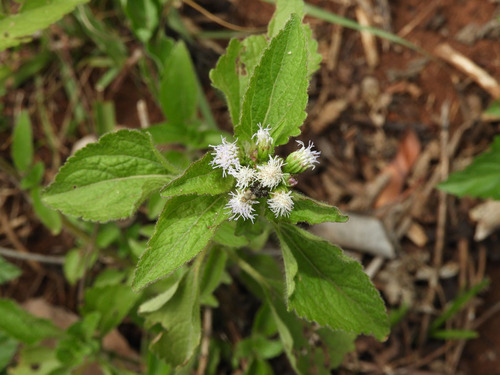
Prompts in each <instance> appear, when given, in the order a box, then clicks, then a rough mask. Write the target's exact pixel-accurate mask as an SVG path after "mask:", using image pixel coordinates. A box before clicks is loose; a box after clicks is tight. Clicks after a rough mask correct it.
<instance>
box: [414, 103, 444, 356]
mask: <svg viewBox="0 0 500 375" xmlns="http://www.w3.org/2000/svg"><path fill="white" fill-rule="evenodd" d="M449 110H450V103H449V101H446V102H444V103H443V106H442V107H441V137H440V143H441V157H440V159H441V160H440V168H439V175H440V181H444V180H445V179H446V177H447V176H448V169H449V162H450V160H449V153H448V141H449V125H450V124H449V117H448V115H449ZM446 197H447V196H446V193H445V192H444V191H439V205H438V217H437V227H436V242H435V244H434V256H433V259H432V265H433V267H434V270H435V272H434V273H433V274H432V276H431V278H430V279H429V289H428V293H427V296H426V299H425V303H426V304H427V305H429V306H431V305H432V303H433V301H434V297H435V296H436V287H437V284H438V283H439V275H438V270H439V268H440V267H441V264H442V263H443V248H444V240H445V233H446ZM430 318H431V317H430V315H424V316H423V317H422V323H421V326H420V333H419V340H418V342H419V345H420V347H422V346H423V344H424V342H425V340H426V338H427V331H428V329H429V323H430Z"/></svg>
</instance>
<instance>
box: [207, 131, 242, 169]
mask: <svg viewBox="0 0 500 375" xmlns="http://www.w3.org/2000/svg"><path fill="white" fill-rule="evenodd" d="M221 140H222V143H221V144H220V145H217V146H214V145H210V147H213V148H214V151H215V152H212V154H211V155H213V156H214V159H213V160H212V161H211V162H210V165H212V166H213V168H214V169H215V168H222V175H223V176H224V177H226V172H228V171H230V170H231V168H233V169H235V170H238V169H240V160H239V159H238V146H236V142H233V143H228V142H226V138H224V137H222V136H221Z"/></svg>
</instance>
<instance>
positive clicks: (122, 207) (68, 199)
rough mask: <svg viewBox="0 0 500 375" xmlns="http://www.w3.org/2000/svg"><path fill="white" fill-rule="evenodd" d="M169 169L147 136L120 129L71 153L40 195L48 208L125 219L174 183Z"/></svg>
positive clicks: (96, 218) (103, 218) (88, 216)
mask: <svg viewBox="0 0 500 375" xmlns="http://www.w3.org/2000/svg"><path fill="white" fill-rule="evenodd" d="M168 172H169V171H168V169H167V166H166V165H165V161H164V159H163V157H162V156H161V155H160V154H159V153H158V151H157V150H156V149H155V148H154V146H153V144H152V143H151V137H150V136H149V135H148V134H143V133H141V132H138V131H133V130H120V131H118V132H116V133H110V134H106V135H104V136H103V137H101V139H100V140H99V142H98V143H93V144H90V145H88V146H87V147H85V148H83V149H81V150H79V151H78V152H76V153H75V155H74V156H72V157H70V158H69V159H68V160H67V161H66V163H65V164H64V166H63V167H62V168H61V169H60V171H59V173H58V174H57V176H56V178H55V182H53V183H52V184H51V185H50V186H49V187H48V188H47V189H46V190H45V192H44V193H43V196H42V198H43V202H44V203H46V204H47V205H49V206H50V207H52V208H55V209H58V210H60V211H62V212H63V213H65V214H67V215H71V216H81V217H82V218H83V219H86V220H93V221H108V220H117V219H122V218H125V217H129V216H130V215H132V213H133V212H134V211H135V210H136V209H137V207H138V206H139V205H140V204H141V203H142V202H143V201H144V200H145V199H146V198H147V197H148V196H149V195H150V194H151V193H153V192H154V191H155V190H158V189H160V188H161V187H162V186H164V185H165V184H166V183H167V182H168V181H170V179H171V178H170V176H168V175H167V173H168Z"/></svg>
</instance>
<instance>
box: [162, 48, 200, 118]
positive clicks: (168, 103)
mask: <svg viewBox="0 0 500 375" xmlns="http://www.w3.org/2000/svg"><path fill="white" fill-rule="evenodd" d="M160 101H161V106H162V108H163V112H164V113H165V116H166V117H167V119H168V121H169V122H171V123H172V124H174V125H177V126H185V125H186V124H188V123H189V122H190V121H191V120H192V119H193V118H194V117H195V115H196V108H197V105H198V81H197V78H196V74H195V71H194V67H193V63H192V62H191V57H190V56H189V52H188V50H187V48H186V45H185V44H184V43H183V42H178V43H177V44H176V45H175V46H174V47H173V48H172V51H171V52H170V55H169V56H168V60H167V63H166V65H165V71H164V74H163V78H162V81H161V85H160Z"/></svg>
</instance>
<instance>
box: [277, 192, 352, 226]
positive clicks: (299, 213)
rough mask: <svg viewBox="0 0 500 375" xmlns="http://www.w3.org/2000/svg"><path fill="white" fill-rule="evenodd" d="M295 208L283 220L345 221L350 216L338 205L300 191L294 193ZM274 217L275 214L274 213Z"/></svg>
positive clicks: (313, 222)
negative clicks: (316, 198) (315, 198)
mask: <svg viewBox="0 0 500 375" xmlns="http://www.w3.org/2000/svg"><path fill="white" fill-rule="evenodd" d="M292 199H293V204H294V206H293V209H292V211H291V212H290V216H289V217H285V216H282V217H281V218H282V219H283V221H286V222H289V223H292V224H295V223H298V222H301V221H305V222H307V223H309V224H318V223H323V222H325V221H333V222H345V221H347V220H348V219H349V218H348V217H347V216H345V215H342V213H341V212H340V211H339V209H338V208H337V207H334V206H330V205H328V204H326V203H323V202H319V201H316V200H314V199H312V198H309V197H306V196H305V195H302V194H299V193H293V195H292ZM273 217H274V215H273Z"/></svg>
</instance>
